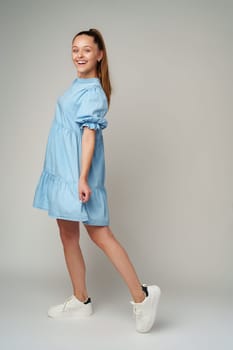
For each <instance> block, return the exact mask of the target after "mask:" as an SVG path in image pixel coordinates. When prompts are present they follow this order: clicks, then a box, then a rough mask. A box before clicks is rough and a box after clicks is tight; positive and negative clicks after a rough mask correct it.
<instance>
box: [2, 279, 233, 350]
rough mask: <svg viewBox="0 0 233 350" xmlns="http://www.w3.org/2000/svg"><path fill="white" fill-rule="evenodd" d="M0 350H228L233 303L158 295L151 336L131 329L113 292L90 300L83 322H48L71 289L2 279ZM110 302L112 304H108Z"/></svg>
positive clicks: (232, 341)
mask: <svg viewBox="0 0 233 350" xmlns="http://www.w3.org/2000/svg"><path fill="white" fill-rule="evenodd" d="M1 282H2V286H1V318H0V333H1V337H0V348H1V349H4V350H12V349H19V348H22V349H24V350H26V349H33V350H38V349H41V350H42V349H43V350H47V349H49V350H53V349H56V350H57V349H64V350H70V349H82V350H85V349H92V348H93V349H95V350H99V349H100V350H105V349H106V350H107V349H108V350H120V349H122V350H127V349H136V350H137V349H144V348H145V349H146V350H151V349H153V350H154V349H156V350H163V349H164V350H169V349H172V350H178V349H179V350H182V349H185V350H192V349H195V350H196V349H198V350H202V349H203V350H204V349H205V350H206V349H211V350H215V349H216V350H217V349H218V350H219V349H222V350H228V349H229V350H232V349H233V335H232V325H233V299H232V297H231V296H230V295H229V296H226V295H224V296H223V295H210V294H209V293H203V292H202V293H198V294H197V293H195V295H191V294H190V293H183V294H182V295H181V293H174V292H173V293H171V292H169V291H166V292H164V291H162V295H161V299H160V304H159V308H158V314H157V319H156V323H155V325H154V327H153V329H152V330H151V332H150V333H147V334H140V333H137V332H136V331H135V329H134V320H133V313H132V305H130V303H129V300H128V299H127V298H125V295H123V294H122V295H119V293H118V294H116V292H114V291H112V292H111V293H109V292H108V293H106V295H105V296H103V295H98V293H97V294H96V295H95V300H93V306H94V311H95V312H94V314H93V315H92V316H91V317H89V318H88V319H85V320H78V321H77V320H76V321H64V320H54V319H50V318H48V317H47V309H48V307H49V306H51V305H54V304H57V303H60V302H62V301H64V299H65V298H66V297H68V296H69V293H70V286H66V287H64V288H60V283H61V282H60V281H57V280H56V279H53V280H51V279H49V280H46V277H41V278H37V279H36V281H35V278H33V277H31V276H27V277H25V276H24V277H22V276H12V278H9V275H8V277H7V278H4V276H3V277H2V278H1ZM113 300H114V303H113V302H112V301H113Z"/></svg>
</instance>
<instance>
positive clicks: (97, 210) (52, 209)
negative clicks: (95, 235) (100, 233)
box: [32, 169, 109, 226]
mask: <svg viewBox="0 0 233 350" xmlns="http://www.w3.org/2000/svg"><path fill="white" fill-rule="evenodd" d="M32 206H33V207H34V208H38V209H43V210H47V211H48V215H49V216H50V217H53V218H61V219H66V220H71V221H82V222H84V223H86V224H89V225H96V226H107V225H109V216H108V205H107V197H106V191H105V188H95V189H92V194H91V197H90V199H89V201H88V202H87V203H82V202H81V201H80V200H79V198H78V183H77V182H66V181H65V180H64V179H62V178H60V177H58V176H56V175H53V174H51V173H49V172H48V171H47V170H45V169H44V170H43V172H42V174H41V176H40V179H39V182H38V185H37V187H36V191H35V195H34V199H33V205H32Z"/></svg>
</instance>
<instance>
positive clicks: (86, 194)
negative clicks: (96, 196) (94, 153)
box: [78, 177, 91, 203]
mask: <svg viewBox="0 0 233 350" xmlns="http://www.w3.org/2000/svg"><path fill="white" fill-rule="evenodd" d="M78 193H79V199H80V200H81V201H82V202H83V203H86V202H87V201H88V200H89V199H90V196H91V189H90V187H89V185H88V182H87V180H86V179H84V178H82V177H80V178H79V185H78Z"/></svg>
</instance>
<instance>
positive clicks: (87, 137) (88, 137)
mask: <svg viewBox="0 0 233 350" xmlns="http://www.w3.org/2000/svg"><path fill="white" fill-rule="evenodd" d="M95 132H96V131H95V130H94V129H90V128H88V127H84V130H83V135H82V157H81V173H80V177H79V186H78V192H79V199H80V200H81V201H82V202H83V203H86V202H87V201H88V200H89V198H90V196H91V189H90V187H89V185H88V173H89V170H90V166H91V162H92V158H93V154H94V149H95Z"/></svg>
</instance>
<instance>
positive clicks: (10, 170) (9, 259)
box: [0, 0, 233, 349]
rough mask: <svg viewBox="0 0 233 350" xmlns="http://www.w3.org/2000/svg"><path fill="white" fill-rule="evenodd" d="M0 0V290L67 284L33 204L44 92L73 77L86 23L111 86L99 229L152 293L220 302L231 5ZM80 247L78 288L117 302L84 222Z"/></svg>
mask: <svg viewBox="0 0 233 350" xmlns="http://www.w3.org/2000/svg"><path fill="white" fill-rule="evenodd" d="M0 6H1V11H0V13H1V21H0V33H1V63H2V64H1V97H2V101H1V129H0V130H1V138H0V142H1V144H0V146H1V147H0V150H1V244H0V250H1V251H0V253H1V254H0V259H1V261H0V272H1V276H2V281H3V285H4V286H5V287H6V286H9V290H14V291H17V288H18V293H21V295H26V294H25V293H26V291H25V290H27V289H28V288H29V286H31V288H32V286H33V285H34V286H36V287H35V289H34V292H35V291H36V290H38V288H40V296H41V293H42V294H43V293H44V298H46V297H47V296H49V297H48V299H45V300H46V303H47V302H48V303H49V304H53V303H54V301H55V299H56V298H57V299H56V301H62V300H63V299H64V297H65V296H67V294H68V295H69V293H70V292H71V284H70V281H69V278H68V274H67V270H66V267H65V261H64V256H63V250H62V246H61V242H60V238H59V235H58V229H57V226H56V222H55V219H52V218H50V217H48V216H47V212H45V211H41V210H38V209H34V208H32V200H33V196H34V191H35V186H36V184H37V181H38V179H39V175H40V173H41V171H42V166H43V160H44V153H45V147H46V141H47V136H48V132H49V128H50V125H51V121H52V118H53V115H54V110H55V103H56V99H57V97H58V96H59V95H61V94H62V93H63V91H64V90H65V89H66V88H67V87H68V86H69V84H70V83H71V81H72V80H73V79H74V78H75V77H76V75H77V73H76V70H75V67H74V66H73V63H72V61H71V40H72V38H73V36H74V35H75V34H76V33H77V32H78V31H80V30H83V29H89V28H90V27H96V28H98V29H99V30H100V31H101V32H102V34H103V36H104V38H105V42H106V46H107V52H108V58H109V66H110V73H111V80H112V85H113V95H112V103H111V107H110V110H109V112H108V114H107V118H108V121H109V126H108V128H107V129H105V131H104V140H105V155H106V186H107V190H108V198H109V207H110V220H111V221H110V226H111V228H112V230H113V232H114V234H115V235H116V236H117V238H118V239H119V241H120V242H121V243H122V244H123V246H124V247H125V248H126V250H127V251H128V253H129V255H130V257H131V259H132V261H133V263H134V265H135V267H136V269H137V272H138V274H139V277H140V279H141V280H142V282H145V283H148V284H150V283H156V284H158V285H159V286H160V287H161V289H162V291H163V295H164V296H166V295H177V296H179V295H191V294H193V295H197V294H201V295H207V297H208V298H207V299H208V300H209V298H210V296H211V295H218V296H220V297H221V298H222V300H226V299H227V298H231V296H232V289H233V279H232V243H233V242H232V241H233V238H232V223H233V220H232V212H233V198H232V195H233V191H232V190H233V185H232V177H233V163H232V160H233V159H232V147H233V142H232V131H233V119H232V97H233V96H232V91H233V90H232V88H233V86H232V82H233V80H232V59H233V57H232V53H233V51H232V49H233V44H232V42H233V35H232V34H233V33H232V32H233V29H232V20H233V3H232V1H226V0H225V1H178V0H175V1H162V0H160V1H144V2H141V1H129V0H128V1H122V0H118V1H114V2H112V1H103V0H102V1H101V0H100V1H98V2H95V1H87V2H85V1H65V2H64V1H60V0H59V1H49V2H47V1H44V0H43V1H26V0H23V1H15V0H10V1H2V2H1V5H0ZM81 244H82V247H83V251H84V254H85V258H86V263H87V272H88V286H89V290H90V294H91V295H92V296H96V297H97V298H98V296H99V300H102V301H103V303H104V300H109V302H111V301H110V300H114V302H116V303H117V300H118V299H117V298H118V297H119V296H120V295H121V296H122V300H124V303H126V301H125V300H127V298H128V299H130V296H129V294H128V291H127V289H126V286H125V285H124V283H123V281H122V280H121V278H120V276H119V275H118V274H117V273H116V272H115V270H114V268H113V267H112V266H111V264H110V263H108V261H107V258H106V257H105V256H104V255H103V254H102V252H101V251H99V250H98V249H97V247H95V246H94V245H93V244H92V242H91V241H90V240H89V239H88V237H87V233H86V231H85V230H84V228H83V227H82V237H81ZM15 281H18V282H17V283H18V285H17V286H18V287H17V288H15V285H14V283H15ZM22 281H23V282H22ZM25 286H27V287H25ZM20 288H21V289H20ZM3 290H4V291H5V293H6V294H4V295H5V296H6V297H7V296H9V290H7V289H2V291H3ZM28 290H29V289H28ZM19 291H20V292H19ZM2 293H3V292H2ZM35 293H36V292H35ZM13 295H14V294H13ZM31 295H33V293H32V294H31ZM45 295H46V297H45ZM58 296H60V299H59V298H58ZM101 298H102V299H101ZM104 298H106V299H104ZM108 298H109V299H108ZM29 299H30V298H29ZM32 299H33V298H32ZM38 300H40V297H39V295H38ZM164 300H165V299H164ZM167 305H168V304H167ZM183 305H184V304H183ZM46 308H47V304H46V305H45V304H43V303H42V305H41V306H40V310H42V311H41V313H42V315H43V317H44V313H45V312H46ZM161 308H162V306H161ZM107 322H110V321H109V319H108V321H107ZM60 327H61V326H60ZM117 327H118V326H117ZM22 332H23V331H22ZM56 332H57V330H56ZM4 339H5V341H6V344H7V340H6V338H4ZM15 339H17V337H16V338H15ZM225 339H227V338H225ZM231 341H232V339H231ZM8 344H9V343H8ZM54 344H55V343H54ZM54 344H53V345H54ZM148 344H149V343H147V345H148ZM153 344H155V343H153ZM174 344H175V343H173V349H174V348H175V347H174V346H175V345H174ZM177 344H178V343H177ZM228 344H229V343H228ZM55 345H56V344H55ZM55 345H54V346H55ZM131 345H132V344H131ZM141 345H143V344H141ZM179 345H180V344H179ZM186 345H187V344H186ZM51 346H52V345H51ZM51 346H50V348H51ZM102 346H103V344H102ZM153 346H154V345H153ZM12 347H13V343H12ZM9 348H10V345H9ZM61 348H62V347H61ZM108 348H109V347H108ZM168 348H169V347H167V349H168ZM179 348H180V347H179ZM186 348H187V347H186ZM190 348H191V347H190V346H189V349H190ZM199 348H200V347H199ZM225 348H226V347H225Z"/></svg>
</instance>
